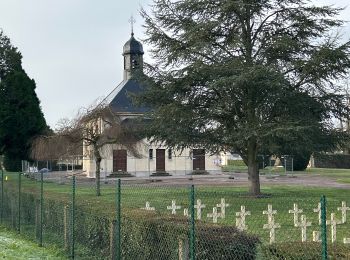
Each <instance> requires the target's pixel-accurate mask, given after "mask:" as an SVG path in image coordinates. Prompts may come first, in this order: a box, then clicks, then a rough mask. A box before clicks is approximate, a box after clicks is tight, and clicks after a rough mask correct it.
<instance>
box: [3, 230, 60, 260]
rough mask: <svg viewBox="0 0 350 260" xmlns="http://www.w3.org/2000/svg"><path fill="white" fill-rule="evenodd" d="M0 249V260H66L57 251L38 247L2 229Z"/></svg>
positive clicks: (51, 248)
mask: <svg viewBox="0 0 350 260" xmlns="http://www.w3.org/2000/svg"><path fill="white" fill-rule="evenodd" d="M0 248H1V250H0V258H1V259H9V260H27V259H33V260H34V259H52V260H59V259H66V258H65V257H64V256H63V255H62V254H61V252H60V251H59V250H58V249H56V248H53V247H50V248H43V247H38V245H37V244H35V243H33V242H31V241H29V240H25V239H23V238H22V237H20V236H19V235H18V234H15V233H14V232H13V231H10V230H8V229H5V228H2V227H0Z"/></svg>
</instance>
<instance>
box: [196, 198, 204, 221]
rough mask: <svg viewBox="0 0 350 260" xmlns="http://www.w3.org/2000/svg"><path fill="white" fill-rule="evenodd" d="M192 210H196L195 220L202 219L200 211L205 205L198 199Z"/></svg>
mask: <svg viewBox="0 0 350 260" xmlns="http://www.w3.org/2000/svg"><path fill="white" fill-rule="evenodd" d="M194 208H195V209H197V219H202V209H203V208H205V205H204V204H202V201H201V200H200V199H198V200H197V205H194Z"/></svg>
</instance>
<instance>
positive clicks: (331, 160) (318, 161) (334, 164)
mask: <svg viewBox="0 0 350 260" xmlns="http://www.w3.org/2000/svg"><path fill="white" fill-rule="evenodd" d="M313 157H314V162H315V167H316V168H339V169H350V155H349V154H322V153H317V154H314V155H313Z"/></svg>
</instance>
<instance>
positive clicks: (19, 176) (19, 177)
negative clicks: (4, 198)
mask: <svg viewBox="0 0 350 260" xmlns="http://www.w3.org/2000/svg"><path fill="white" fill-rule="evenodd" d="M21 182H22V181H21V173H20V172H19V173H18V229H17V231H18V233H21Z"/></svg>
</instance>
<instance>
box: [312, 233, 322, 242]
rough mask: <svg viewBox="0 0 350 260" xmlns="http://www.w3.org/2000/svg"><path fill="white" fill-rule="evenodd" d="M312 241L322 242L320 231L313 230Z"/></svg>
mask: <svg viewBox="0 0 350 260" xmlns="http://www.w3.org/2000/svg"><path fill="white" fill-rule="evenodd" d="M312 241H313V242H321V239H320V231H312Z"/></svg>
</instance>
